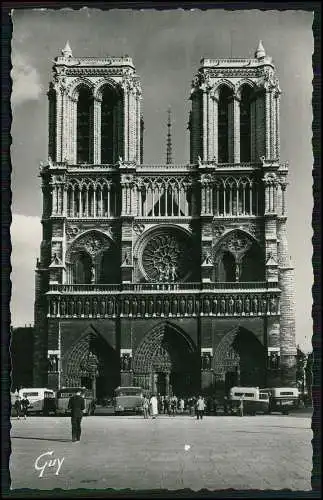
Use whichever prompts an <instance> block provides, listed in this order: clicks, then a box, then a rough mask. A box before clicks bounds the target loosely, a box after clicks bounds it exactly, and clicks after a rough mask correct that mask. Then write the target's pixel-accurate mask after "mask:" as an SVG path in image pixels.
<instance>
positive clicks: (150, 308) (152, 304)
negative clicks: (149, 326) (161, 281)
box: [148, 297, 154, 316]
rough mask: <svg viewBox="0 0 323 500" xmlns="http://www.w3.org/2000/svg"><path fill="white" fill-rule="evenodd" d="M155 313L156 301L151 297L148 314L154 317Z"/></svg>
mask: <svg viewBox="0 0 323 500" xmlns="http://www.w3.org/2000/svg"><path fill="white" fill-rule="evenodd" d="M153 312H154V300H153V298H152V297H150V299H149V301H148V314H149V315H150V316H152V314H153Z"/></svg>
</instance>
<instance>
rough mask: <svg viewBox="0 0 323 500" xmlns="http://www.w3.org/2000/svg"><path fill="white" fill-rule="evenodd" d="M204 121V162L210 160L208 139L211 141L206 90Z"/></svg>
mask: <svg viewBox="0 0 323 500" xmlns="http://www.w3.org/2000/svg"><path fill="white" fill-rule="evenodd" d="M202 119H203V128H202V133H203V136H202V141H203V153H202V159H203V161H207V160H208V139H209V134H208V128H209V127H208V93H207V91H206V90H204V91H203V112H202Z"/></svg>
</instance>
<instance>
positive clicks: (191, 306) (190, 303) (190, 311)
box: [187, 297, 193, 316]
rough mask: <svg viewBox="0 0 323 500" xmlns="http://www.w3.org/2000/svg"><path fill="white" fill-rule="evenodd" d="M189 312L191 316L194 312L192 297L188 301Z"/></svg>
mask: <svg viewBox="0 0 323 500" xmlns="http://www.w3.org/2000/svg"><path fill="white" fill-rule="evenodd" d="M187 314H188V315H189V316H192V314H193V299H192V298H191V297H190V298H189V299H188V301H187Z"/></svg>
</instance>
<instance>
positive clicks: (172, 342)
mask: <svg viewBox="0 0 323 500" xmlns="http://www.w3.org/2000/svg"><path fill="white" fill-rule="evenodd" d="M198 361H199V358H198V353H197V350H196V346H195V345H194V343H193V342H192V340H191V339H190V338H189V337H188V336H187V335H186V334H185V333H184V332H183V331H182V330H180V329H178V328H177V327H175V326H174V325H172V324H170V323H168V322H165V323H162V324H160V325H158V326H157V327H156V328H154V329H153V330H152V331H151V332H150V333H148V334H147V335H146V336H145V337H144V339H143V340H142V342H141V343H140V345H139V346H138V348H137V349H136V351H135V353H134V357H133V372H134V383H135V385H138V386H141V387H143V389H145V390H147V391H148V392H149V393H151V394H152V393H155V394H160V395H161V396H163V395H164V396H165V395H172V394H175V395H176V396H189V395H190V394H193V393H194V392H195V391H196V390H197V387H198V381H199V379H198V373H199V372H198V367H199V364H198Z"/></svg>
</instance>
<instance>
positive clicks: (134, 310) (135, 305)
mask: <svg viewBox="0 0 323 500" xmlns="http://www.w3.org/2000/svg"><path fill="white" fill-rule="evenodd" d="M137 313H138V302H137V300H136V298H134V300H133V301H132V314H133V316H137Z"/></svg>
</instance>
